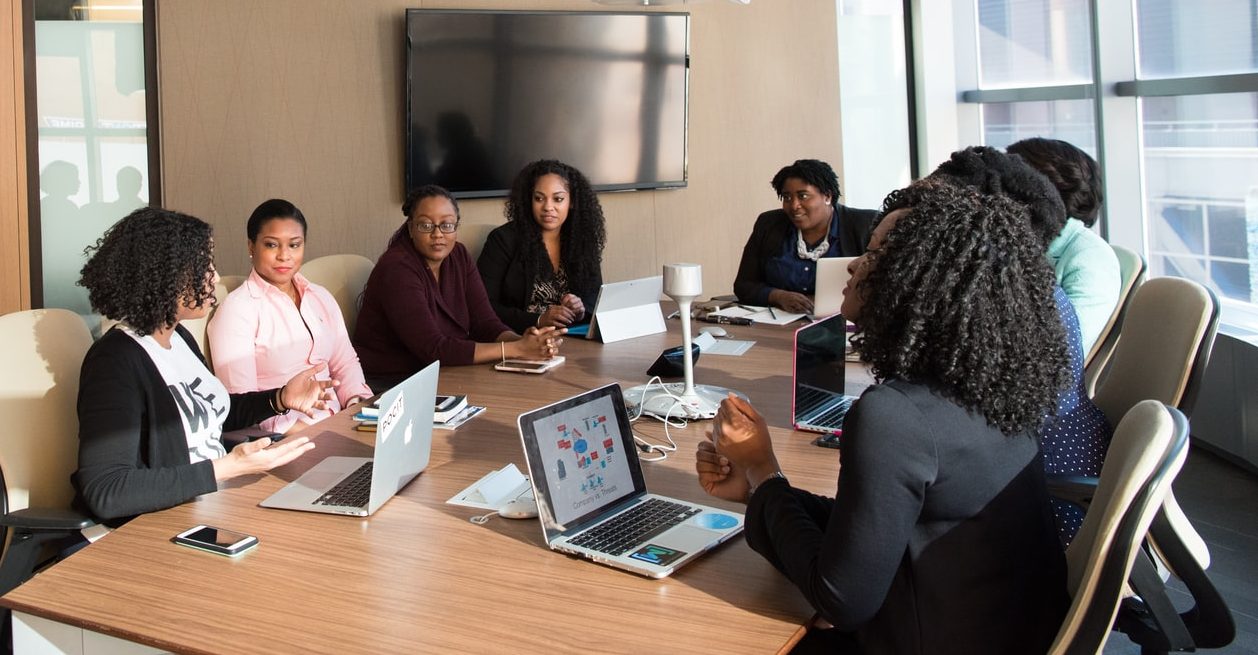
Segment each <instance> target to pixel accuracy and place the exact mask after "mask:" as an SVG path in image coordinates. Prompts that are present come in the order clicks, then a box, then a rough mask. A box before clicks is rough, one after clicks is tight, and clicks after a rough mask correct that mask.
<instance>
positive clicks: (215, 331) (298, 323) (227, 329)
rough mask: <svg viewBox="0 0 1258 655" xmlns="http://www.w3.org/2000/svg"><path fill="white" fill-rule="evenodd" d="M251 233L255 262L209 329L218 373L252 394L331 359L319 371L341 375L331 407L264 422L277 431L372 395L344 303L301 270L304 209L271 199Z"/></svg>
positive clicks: (256, 215) (250, 225)
mask: <svg viewBox="0 0 1258 655" xmlns="http://www.w3.org/2000/svg"><path fill="white" fill-rule="evenodd" d="M245 236H246V238H247V239H248V242H247V245H248V248H249V260H250V262H251V263H252V264H253V269H252V270H251V271H250V272H249V277H248V279H246V280H245V281H244V283H243V284H241V285H240V286H239V287H237V288H236V290H234V291H232V292H231V293H230V294H228V296H227V298H226V299H225V300H224V301H223V304H222V306H220V307H219V308H218V311H216V312H214V319H213V320H211V321H210V326H209V329H208V337H209V342H210V353H211V357H212V358H213V361H214V374H215V375H216V376H218V379H220V380H222V381H223V384H224V385H226V386H227V390H228V391H230V392H232V393H246V392H249V391H257V390H258V389H270V388H272V387H275V386H277V385H279V384H283V383H284V381H285V380H288V378H290V377H292V376H293V374H295V373H297V372H298V371H301V370H304V369H306V368H308V367H310V366H313V365H315V364H320V363H326V364H327V365H328V366H327V370H326V371H324V372H323V373H321V374H320V377H321V378H323V379H332V380H338V381H339V382H340V386H338V387H337V388H336V395H335V396H334V397H333V398H331V399H330V400H329V402H328V406H327V408H325V409H323V410H318V411H315V412H313V413H311V414H303V413H301V412H289V413H287V414H284V415H282V416H276V417H273V418H269V419H267V420H265V421H263V422H262V423H261V426H262V428H264V429H266V430H270V431H272V432H288V431H290V430H297V429H301V428H303V427H305V426H307V425H310V424H312V423H317V422H319V421H321V420H323V419H325V418H327V417H329V416H331V415H333V414H335V413H337V412H339V411H341V409H342V408H343V407H348V406H350V405H352V404H354V403H355V402H358V401H359V400H362V399H365V398H368V397H370V396H371V395H372V393H371V389H370V388H369V387H368V386H367V383H366V382H365V381H364V380H363V369H362V366H361V365H359V363H358V355H357V354H356V353H355V352H354V346H353V345H352V344H351V343H350V340H349V332H348V331H346V329H345V319H344V318H343V317H342V316H341V308H340V306H339V305H337V304H336V299H335V298H333V297H332V294H331V293H329V292H328V290H327V289H324V288H323V287H321V286H319V285H317V284H313V283H311V282H310V281H309V280H307V279H306V278H305V276H303V275H302V274H301V265H302V262H303V261H304V260H305V253H306V217H305V216H304V215H303V214H302V213H301V210H300V209H298V208H297V206H296V205H294V204H293V203H291V202H289V201H287V200H281V199H278V198H275V199H271V200H267V201H266V202H264V203H262V204H260V205H258V207H257V208H256V209H254V210H253V214H251V215H250V216H249V220H248V222H247V223H246V224H245Z"/></svg>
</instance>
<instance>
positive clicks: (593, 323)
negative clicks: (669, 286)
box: [568, 275, 667, 343]
mask: <svg viewBox="0 0 1258 655" xmlns="http://www.w3.org/2000/svg"><path fill="white" fill-rule="evenodd" d="M663 295H664V276H662V275H656V276H653V277H644V278H640V279H637V280H625V281H624V282H610V283H608V284H604V285H603V286H602V287H600V288H599V290H598V300H597V301H596V302H595V303H594V314H593V318H591V319H590V324H589V326H588V331H587V332H586V333H585V334H584V336H585V337H586V338H587V339H599V340H601V341H602V342H603V343H613V342H616V341H623V340H625V339H632V338H634V337H641V336H645V335H648V334H658V333H660V332H663V331H665V330H666V329H667V328H665V326H664V312H663V311H661V310H660V297H661V296H663ZM587 309H588V308H587ZM582 328H585V326H582ZM568 334H572V335H574V336H580V334H581V333H580V330H579V329H577V330H574V329H572V328H569V329H568Z"/></svg>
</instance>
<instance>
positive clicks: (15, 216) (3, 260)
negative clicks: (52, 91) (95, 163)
mask: <svg viewBox="0 0 1258 655" xmlns="http://www.w3.org/2000/svg"><path fill="white" fill-rule="evenodd" d="M23 80H24V72H23V54H22V5H21V3H19V2H11V3H4V4H3V8H0V314H7V313H9V312H15V311H18V310H22V309H29V308H30V306H31V294H30V286H31V285H30V270H29V269H30V259H29V244H28V242H27V238H28V232H27V229H28V228H27V226H28V217H27V206H26V202H27V193H26V109H25V105H24V98H25V91H24V84H25V83H24V81H23Z"/></svg>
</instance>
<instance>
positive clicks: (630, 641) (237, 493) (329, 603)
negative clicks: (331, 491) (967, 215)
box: [0, 320, 871, 653]
mask: <svg viewBox="0 0 1258 655" xmlns="http://www.w3.org/2000/svg"><path fill="white" fill-rule="evenodd" d="M667 323H668V332H667V333H661V334H656V335H649V336H644V337H638V338H634V339H630V340H626V341H620V342H616V343H611V344H601V343H597V342H591V341H586V340H583V339H577V338H571V337H570V338H567V339H566V340H565V342H564V344H563V348H562V350H563V354H564V356H565V357H566V359H567V361H566V363H565V364H564V365H562V366H560V367H558V368H556V369H554V370H552V371H550V372H548V373H546V374H544V375H524V374H515V373H505V372H499V371H495V370H494V369H493V368H492V366H490V365H477V366H465V367H445V368H442V369H441V374H440V382H439V385H438V391H439V393H444V394H466V395H467V396H468V399H469V402H470V403H471V404H474V405H482V406H484V407H486V408H487V409H486V411H485V412H483V413H482V414H481V415H480V416H478V417H476V418H474V419H473V420H471V421H470V422H468V423H466V424H464V425H462V426H461V427H459V428H458V429H457V430H455V431H444V430H437V431H434V433H433V444H432V456H431V462H430V464H429V466H428V468H427V469H426V470H425V471H424V472H423V473H422V474H421V475H420V476H419V477H418V478H416V479H415V480H414V481H413V482H411V483H410V484H409V485H408V486H407V487H405V488H404V489H403V490H402V491H401V492H400V493H399V494H398V495H397V496H396V497H394V498H393V499H392V500H390V501H389V502H388V503H386V504H385V505H384V507H382V508H381V509H380V510H379V511H378V512H377V513H376V514H375V515H373V516H371V517H368V518H354V517H346V516H335V515H325V514H313V513H307V512H292V511H284V510H273V509H264V508H261V507H258V502H259V501H261V500H262V499H264V498H266V497H267V496H269V495H270V494H271V493H273V492H274V491H276V490H277V489H279V488H280V487H281V486H283V485H284V484H286V483H287V482H290V481H292V480H293V479H295V478H296V477H298V476H299V475H300V474H301V473H302V472H304V471H305V470H306V469H308V468H309V467H310V466H312V465H313V464H314V463H316V462H317V461H319V459H321V458H322V457H324V456H328V455H350V456H370V454H371V443H372V438H373V435H372V433H366V432H358V431H355V430H354V422H353V420H352V417H351V412H350V411H346V412H342V413H341V414H338V415H337V416H334V417H331V418H329V419H327V420H325V421H323V422H321V423H318V424H316V425H314V426H311V427H309V428H307V429H306V430H305V431H304V434H307V435H309V436H310V437H312V438H313V440H314V442H315V443H316V444H317V447H316V449H315V450H314V451H313V452H311V453H309V454H308V455H306V456H304V457H303V458H301V459H299V460H297V461H295V462H293V463H290V464H288V465H286V466H284V467H282V468H278V469H275V470H272V471H271V472H269V473H267V474H264V475H256V476H250V477H247V478H243V479H236V480H233V481H231V482H229V483H228V484H227V485H226V488H223V489H220V490H219V491H218V492H216V493H212V494H207V495H205V496H202V497H200V498H198V499H197V500H195V501H193V502H189V503H185V504H183V505H180V506H178V507H174V508H171V509H168V510H165V511H161V512H154V513H152V514H147V515H144V516H141V517H139V518H136V519H135V520H133V521H131V522H129V523H127V524H126V525H124V526H122V527H121V528H120V529H118V530H116V531H114V532H113V533H111V534H109V535H107V536H105V537H104V538H102V539H100V540H99V541H97V542H95V543H93V544H92V545H90V546H88V547H86V548H84V549H83V550H82V551H80V552H78V553H76V554H74V555H73V556H71V557H69V558H67V559H66V560H64V561H62V562H60V563H58V564H56V565H55V566H53V567H51V568H49V569H48V570H46V571H44V572H42V573H40V574H39V575H37V576H36V577H35V578H33V579H32V580H30V581H29V582H27V583H26V584H24V585H22V586H21V587H19V588H18V589H16V590H14V591H13V592H11V593H10V594H8V595H7V596H5V597H4V598H3V599H0V604H3V605H5V606H7V607H9V608H12V609H13V610H15V617H16V621H17V622H16V623H15V630H16V629H18V628H19V627H21V629H22V631H24V632H23V634H25V635H26V637H25V638H26V639H27V641H26V642H25V643H33V644H36V645H37V646H38V647H37V648H35V650H44V652H93V648H92V647H91V644H97V643H101V644H107V645H106V646H100V647H99V648H98V649H96V650H97V651H98V652H123V651H134V652H165V651H170V652H176V653H288V652H294V653H295V652H301V653H393V652H499V651H506V650H512V651H520V652H591V651H592V652H661V651H665V652H719V653H734V652H737V653H753V652H754V653H767V652H778V651H783V650H787V649H789V648H790V646H791V645H793V643H794V642H795V641H796V640H798V638H799V637H801V636H802V634H803V630H804V626H806V625H807V624H808V623H809V621H810V619H811V617H812V616H813V611H812V609H811V608H810V607H809V606H808V604H807V603H806V602H805V601H804V599H803V597H802V596H801V594H800V593H799V592H798V591H797V590H796V589H795V588H794V587H793V586H792V585H791V584H790V583H789V582H788V581H787V580H786V578H785V577H783V576H782V575H781V574H780V573H779V572H778V571H777V570H776V569H774V568H773V567H772V565H770V564H769V563H768V562H767V561H765V560H764V559H763V558H762V557H761V556H760V555H758V554H757V553H755V552H754V551H752V550H751V549H750V548H749V547H748V546H747V544H746V542H745V540H744V539H743V538H742V536H739V537H737V538H735V539H733V540H731V541H729V542H727V543H726V544H723V545H721V546H719V547H718V548H716V549H715V550H713V551H711V552H709V553H707V554H706V555H704V556H703V557H701V558H699V559H698V560H696V561H695V562H693V563H691V564H690V565H688V566H686V567H684V568H682V569H681V570H679V571H678V572H677V573H675V574H674V575H673V576H671V577H669V578H666V579H663V580H652V579H648V578H644V577H639V576H636V575H633V574H630V573H625V572H623V571H620V570H616V569H613V568H609V567H605V566H600V565H598V564H595V563H593V562H590V561H587V560H583V559H577V558H573V557H569V556H566V555H562V554H559V553H556V552H553V551H550V550H549V549H547V548H546V547H545V544H544V542H543V539H542V534H541V530H540V527H539V525H538V522H537V520H535V519H534V520H510V519H504V518H500V517H497V516H495V517H493V518H491V519H490V520H489V521H488V522H487V523H485V524H484V525H477V524H474V523H472V522H471V521H469V519H470V518H471V517H474V516H477V515H481V514H484V513H485V511H484V510H480V509H474V508H469V507H462V506H456V505H451V504H447V503H446V501H447V499H449V498H451V497H452V496H454V495H455V494H457V493H458V492H460V491H461V490H463V489H465V488H467V487H468V486H469V485H472V484H473V483H475V482H476V481H477V480H479V479H480V478H481V477H482V476H484V475H485V474H487V473H489V472H490V471H493V470H495V469H499V468H501V467H502V466H504V465H506V464H508V463H515V464H516V465H517V466H518V467H519V468H520V470H521V471H527V469H526V467H525V463H524V457H523V451H522V448H521V444H520V438H519V434H518V430H517V428H516V417H517V416H518V415H519V414H520V413H521V412H524V411H527V410H530V409H533V408H536V407H540V406H542V405H546V404H549V403H551V402H553V401H556V400H559V399H561V398H565V397H568V396H571V395H575V394H577V393H580V392H582V391H585V390H587V389H590V388H593V387H596V386H600V385H603V384H606V383H608V382H612V381H615V382H619V383H620V384H621V385H622V386H624V387H626V388H628V387H629V386H633V385H637V384H641V383H644V382H646V379H647V378H646V373H645V372H646V369H647V367H648V366H650V364H651V362H653V361H654V360H655V358H656V357H657V356H658V355H659V353H660V352H661V351H662V350H664V349H665V348H667V347H671V346H676V345H679V344H680V343H681V332H680V328H679V321H676V320H670V321H668V322H667ZM699 325H703V324H702V323H698V324H697V325H696V329H697V327H698V326H699ZM798 325H799V324H796V325H792V326H786V327H781V326H759V325H755V326H746V327H743V326H726V327H727V330H728V332H729V334H730V336H731V337H732V338H736V339H748V340H754V341H755V342H756V343H755V346H754V347H752V348H751V349H750V350H749V351H747V352H746V353H745V354H744V355H742V356H717V355H703V356H701V357H700V359H699V361H698V363H697V364H696V366H695V379H696V381H697V382H699V383H706V384H713V385H719V386H723V387H728V388H731V389H734V390H737V391H740V392H743V393H745V394H746V395H747V396H748V397H749V398H750V399H751V401H752V403H753V404H754V405H755V406H756V408H757V409H758V410H759V411H761V412H762V413H763V414H764V416H765V417H766V420H767V422H768V424H769V426H770V431H771V433H772V438H773V442H774V447H775V449H776V451H777V454H778V458H779V460H780V462H781V464H782V466H783V469H784V471H785V472H786V474H787V475H788V476H789V479H790V481H791V483H792V484H793V485H795V486H797V487H801V488H804V489H809V490H812V491H815V492H818V493H823V494H827V495H832V494H833V493H834V488H835V480H836V478H837V471H838V466H839V452H838V451H836V450H832V449H825V448H819V447H816V446H813V445H811V443H810V442H811V441H812V439H813V437H814V436H815V435H810V434H808V433H804V432H796V431H794V430H792V429H791V428H790V418H791V417H790V413H791V365H792V364H791V347H792V343H793V340H792V336H793V332H794V329H793V328H794V327H798ZM846 368H847V376H846V377H847V380H846V387H847V388H846V389H845V391H846V392H847V393H849V394H853V395H857V394H859V393H860V392H861V390H863V389H864V388H865V387H866V386H867V385H868V384H869V383H870V382H871V380H870V378H869V376H868V374H867V373H866V372H865V370H864V368H863V367H862V366H860V365H857V364H848V365H847V367H846ZM710 423H711V422H710V421H696V422H691V423H690V424H689V425H688V426H686V427H684V428H671V429H670V433H671V435H672V437H673V439H674V440H675V441H676V442H677V451H676V452H674V453H672V454H671V455H670V456H669V457H668V458H667V459H665V460H663V461H658V462H644V463H643V469H644V474H645V477H646V482H647V486H648V488H649V489H650V490H651V491H653V492H656V493H661V494H666V495H671V496H676V497H679V498H683V499H688V500H693V501H697V502H703V503H707V504H711V505H715V506H717V507H722V508H727V509H735V510H740V509H741V508H742V506H740V505H737V504H733V503H728V502H725V501H720V500H717V499H713V498H711V497H709V496H707V495H706V494H705V493H704V491H703V490H702V488H701V487H700V486H699V484H698V481H697V478H696V475H695V472H694V451H695V448H696V444H697V443H698V441H699V440H700V439H704V438H705V436H704V433H705V431H706V430H707V429H708V427H709V425H710ZM634 430H635V432H637V433H638V434H639V435H641V436H643V437H644V438H646V439H648V440H650V441H654V442H663V440H664V439H663V437H664V426H663V425H662V424H661V423H659V422H657V421H653V420H649V419H642V420H639V421H638V422H637V423H635V424H634ZM198 524H207V525H212V526H216V527H220V528H224V529H228V530H235V531H238V532H244V533H248V534H251V535H256V536H257V537H258V539H259V540H260V544H259V546H258V547H257V548H254V549H253V550H252V551H249V552H247V553H245V554H244V555H242V556H239V557H237V558H226V557H222V556H218V555H214V554H210V553H204V552H200V551H196V550H193V549H189V548H185V547H181V546H178V545H175V544H173V543H171V541H170V538H171V537H172V536H173V535H175V534H177V533H179V532H182V531H184V530H186V529H188V528H190V527H192V526H195V525H198ZM19 624H20V625H19ZM32 635H33V636H34V638H33V641H32V640H30V637H31V636H32ZM59 639H60V640H63V641H68V642H74V640H76V639H79V640H81V642H82V644H83V645H82V646H81V647H80V646H76V645H75V644H74V643H71V644H70V645H64V646H63V645H58V644H60V643H61V642H58V640H59ZM76 643H77V642H76ZM20 652H21V651H20V650H19V653H20Z"/></svg>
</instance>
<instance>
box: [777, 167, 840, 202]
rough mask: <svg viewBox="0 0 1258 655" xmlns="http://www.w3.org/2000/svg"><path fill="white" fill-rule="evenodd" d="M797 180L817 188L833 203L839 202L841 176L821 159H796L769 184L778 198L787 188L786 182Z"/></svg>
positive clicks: (783, 168)
mask: <svg viewBox="0 0 1258 655" xmlns="http://www.w3.org/2000/svg"><path fill="white" fill-rule="evenodd" d="M791 178H795V179H798V180H803V182H804V184H811V185H813V186H815V187H817V190H818V191H820V192H822V193H824V194H825V195H827V196H830V200H831V201H832V202H838V201H839V195H841V192H840V191H839V176H838V175H836V174H835V173H834V169H833V168H831V167H830V165H829V164H827V163H825V162H823V161H821V160H820V159H796V160H795V162H794V163H793V164H791V165H790V166H783V167H782V170H780V171H778V172H777V174H776V175H774V176H773V180H772V181H771V182H769V184H771V185H773V191H774V193H776V194H778V198H779V199H780V198H781V197H782V189H783V188H784V187H785V186H786V181H787V180H789V179H791Z"/></svg>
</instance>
